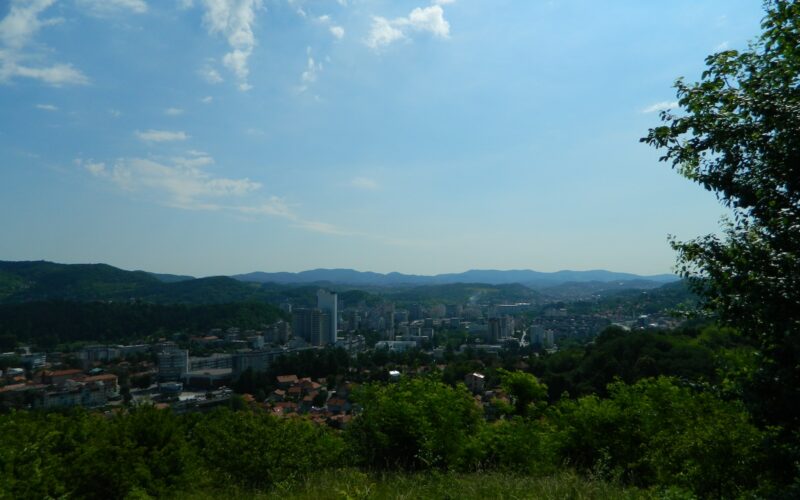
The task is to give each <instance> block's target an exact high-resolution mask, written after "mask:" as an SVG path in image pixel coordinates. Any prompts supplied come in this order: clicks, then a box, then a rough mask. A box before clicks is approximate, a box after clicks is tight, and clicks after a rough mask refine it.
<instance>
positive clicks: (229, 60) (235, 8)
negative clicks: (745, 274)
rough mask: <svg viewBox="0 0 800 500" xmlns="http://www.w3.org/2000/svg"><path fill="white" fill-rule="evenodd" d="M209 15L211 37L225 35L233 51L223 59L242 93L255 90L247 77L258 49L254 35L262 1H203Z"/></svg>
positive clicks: (206, 18)
mask: <svg viewBox="0 0 800 500" xmlns="http://www.w3.org/2000/svg"><path fill="white" fill-rule="evenodd" d="M203 5H204V6H205V9H206V13H205V15H204V16H203V22H204V24H205V25H206V28H207V29H208V32H209V33H210V34H214V35H222V36H224V37H225V38H226V39H227V41H228V45H229V46H230V48H231V50H230V52H228V53H227V54H225V56H224V57H223V58H222V64H223V65H224V66H225V67H226V68H228V70H230V71H231V72H232V73H233V74H234V75H236V78H237V79H238V80H239V89H240V90H249V89H251V88H252V86H251V85H250V84H249V83H248V81H247V77H248V76H249V74H250V68H249V66H248V60H249V58H250V56H251V55H252V53H253V49H254V48H255V46H256V38H255V35H254V34H253V25H254V24H255V18H256V11H257V10H258V9H260V8H261V7H262V6H263V4H262V0H204V1H203Z"/></svg>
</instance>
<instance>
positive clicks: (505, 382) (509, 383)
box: [498, 368, 547, 417]
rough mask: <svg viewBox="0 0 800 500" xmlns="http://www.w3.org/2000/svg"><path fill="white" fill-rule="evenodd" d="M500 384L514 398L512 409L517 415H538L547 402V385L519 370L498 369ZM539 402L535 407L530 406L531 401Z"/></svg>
mask: <svg viewBox="0 0 800 500" xmlns="http://www.w3.org/2000/svg"><path fill="white" fill-rule="evenodd" d="M498 374H499V375H500V379H501V381H502V383H501V385H502V387H503V390H504V391H506V392H507V393H508V394H510V395H511V397H512V398H513V399H514V409H515V412H516V414H517V415H520V416H523V417H525V416H529V415H531V414H535V416H538V415H539V414H540V413H541V411H542V410H543V409H544V406H546V404H547V386H546V385H544V384H542V383H541V382H539V379H537V378H536V377H534V376H533V375H531V374H530V373H525V372H521V371H513V372H510V371H508V370H504V369H502V368H501V369H500V370H498ZM537 402H538V403H539V404H538V405H537V406H536V407H535V409H534V408H531V404H532V403H537Z"/></svg>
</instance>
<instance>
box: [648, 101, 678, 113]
mask: <svg viewBox="0 0 800 500" xmlns="http://www.w3.org/2000/svg"><path fill="white" fill-rule="evenodd" d="M676 107H678V101H661V102H657V103H654V104H651V105H650V106H647V107H646V108H644V109H642V113H657V112H659V111H666V110H668V109H672V108H676Z"/></svg>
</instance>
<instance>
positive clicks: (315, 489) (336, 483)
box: [186, 469, 657, 500]
mask: <svg viewBox="0 0 800 500" xmlns="http://www.w3.org/2000/svg"><path fill="white" fill-rule="evenodd" d="M186 498H193V499H206V498H208V499H210V498H228V499H245V498H248V499H249V498H258V499H262V500H271V499H275V500H277V499H280V500H366V499H393V500H394V499H397V500H411V499H414V500H416V499H437V500H439V499H442V500H446V499H453V500H456V499H458V500H469V499H497V500H512V499H559V500H565V499H572V500H590V499H598V500H599V499H603V500H605V499H641V498H657V496H656V495H654V494H653V493H652V492H648V491H643V490H638V489H634V488H623V487H622V486H619V485H617V484H613V483H609V482H604V481H601V480H595V479H587V478H583V477H581V476H578V475H577V474H575V473H573V472H562V473H559V474H556V475H551V476H545V477H533V476H519V475H514V474H506V473H500V472H489V473H472V474H457V473H430V472H428V473H418V474H400V473H394V474H368V473H364V472H361V471H358V470H355V469H341V470H328V471H321V472H320V473H318V474H315V475H313V476H311V477H308V478H307V479H306V480H304V481H286V482H283V483H280V484H277V485H276V486H275V488H273V489H272V490H270V491H268V492H260V493H255V492H252V491H246V490H233V491H232V490H230V489H223V490H219V491H214V490H212V491H207V492H204V493H201V494H198V495H188V496H187V497H186Z"/></svg>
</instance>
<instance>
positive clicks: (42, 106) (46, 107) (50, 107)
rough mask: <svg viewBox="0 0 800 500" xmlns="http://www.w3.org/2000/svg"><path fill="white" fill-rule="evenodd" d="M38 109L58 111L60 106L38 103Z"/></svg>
mask: <svg viewBox="0 0 800 500" xmlns="http://www.w3.org/2000/svg"><path fill="white" fill-rule="evenodd" d="M36 109H41V110H43V111H58V106H53V105H52V104H37V105H36Z"/></svg>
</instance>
